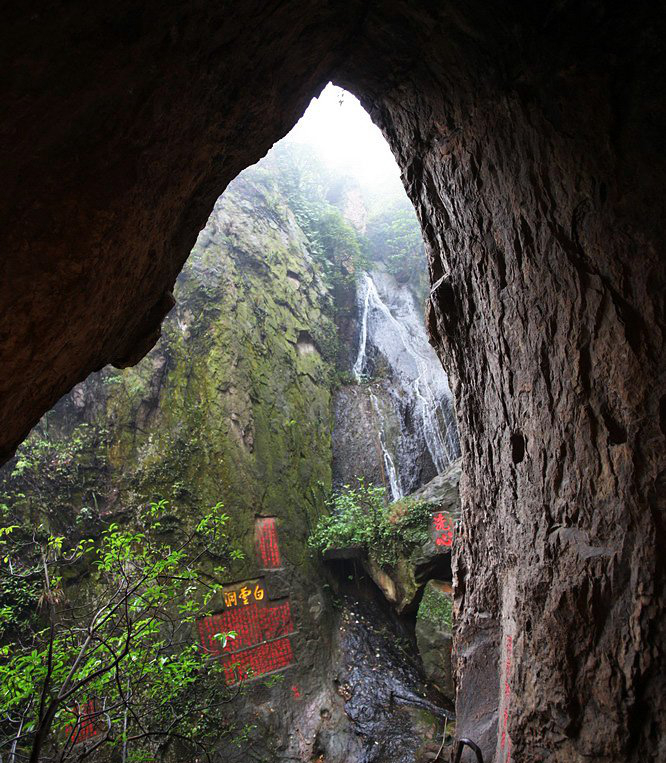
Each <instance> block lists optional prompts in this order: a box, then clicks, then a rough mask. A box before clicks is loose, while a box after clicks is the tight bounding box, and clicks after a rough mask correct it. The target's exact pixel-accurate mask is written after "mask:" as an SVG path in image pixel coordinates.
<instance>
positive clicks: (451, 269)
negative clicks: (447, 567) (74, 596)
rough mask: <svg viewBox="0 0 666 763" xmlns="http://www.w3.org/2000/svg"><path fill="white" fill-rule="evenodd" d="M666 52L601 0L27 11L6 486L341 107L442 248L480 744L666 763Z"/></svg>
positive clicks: (468, 722) (464, 598) (435, 294)
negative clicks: (17, 463) (269, 174)
mask: <svg viewBox="0 0 666 763" xmlns="http://www.w3.org/2000/svg"><path fill="white" fill-rule="evenodd" d="M267 7H268V8H269V9H270V12H267ZM665 25H666V21H665V18H664V13H663V8H662V7H661V6H660V5H659V4H653V3H642V4H637V5H629V4H625V5H624V6H617V7H616V6H613V7H611V6H608V5H605V4H603V3H599V2H596V0H586V1H585V2H581V3H556V2H546V3H538V4H535V3H523V2H518V3H514V4H511V5H510V6H508V5H507V4H506V3H499V2H494V1H493V0H483V1H481V0H475V1H474V2H470V3H464V4H463V3H459V2H455V1H451V2H449V1H447V2H444V3H439V4H433V3H427V2H406V1H401V0H391V2H386V3H381V4H375V5H374V6H369V5H368V4H366V3H360V2H358V3H357V2H351V1H350V2H344V3H331V4H328V3H320V2H306V3H295V2H273V3H271V4H270V5H269V6H266V4H265V3H259V2H246V3H242V4H237V5H236V6H235V7H234V8H233V10H230V9H229V8H228V7H227V6H226V5H223V6H217V5H212V4H210V3H207V2H206V3H203V2H195V3H189V2H188V3H185V2H176V1H175V0H173V1H171V2H167V3H163V4H160V5H159V7H158V6H154V7H153V6H151V5H147V6H137V4H136V3H133V2H129V1H125V2H121V3H114V4H113V5H109V4H108V3H101V2H92V3H91V2H85V3H84V2H82V0H79V2H72V3H69V4H68V5H67V6H66V7H63V6H61V5H53V6H50V7H48V8H47V7H43V8H41V9H37V10H35V9H34V8H33V7H32V6H28V5H16V7H15V8H13V9H11V10H9V11H8V12H7V17H6V19H5V23H4V24H3V29H2V35H3V38H2V41H3V44H2V45H1V46H0V49H2V51H3V53H2V55H3V61H2V63H3V71H5V72H6V73H7V77H6V80H5V88H6V91H5V98H4V103H5V105H6V109H5V116H4V117H3V123H2V141H1V145H2V150H3V167H4V170H3V180H4V182H3V186H2V200H1V201H2V208H3V211H4V213H5V217H4V227H3V231H2V248H3V252H5V253H6V256H5V258H4V259H3V265H2V267H3V271H2V278H1V279H0V290H1V291H0V295H1V298H0V311H1V312H0V319H1V329H0V339H1V348H0V353H1V354H0V366H1V367H2V369H3V375H2V380H1V381H0V398H1V399H2V408H1V409H0V431H1V432H2V445H1V446H0V456H1V457H3V458H6V457H8V456H9V455H10V453H11V452H12V450H13V448H14V447H15V446H16V444H17V443H18V441H19V440H20V439H21V438H22V437H23V436H24V435H25V434H26V433H27V431H28V429H29V427H30V426H31V425H32V424H34V423H35V422H36V421H37V419H38V418H39V416H40V415H41V414H42V413H43V412H44V411H45V410H46V409H47V408H48V407H49V406H50V405H52V404H53V403H54V402H55V401H56V400H57V399H58V398H59V397H60V396H61V395H62V394H63V393H64V392H66V391H67V390H68V389H70V388H71V387H72V385H73V384H74V383H76V382H78V381H80V380H82V379H83V378H84V377H85V376H86V375H87V374H88V373H89V372H90V371H91V370H93V369H98V368H100V367H102V366H103V365H104V364H105V363H107V362H116V363H118V364H119V365H123V364H125V363H127V362H131V361H132V360H134V359H135V358H136V357H137V356H138V354H140V353H142V352H145V351H146V350H147V349H148V348H149V346H150V343H151V342H152V341H153V340H154V339H155V338H156V330H157V327H158V325H159V322H160V320H161V318H162V317H163V315H164V313H165V312H166V310H168V309H169V306H170V304H171V301H170V296H169V295H170V292H171V288H172V286H173V283H174V281H175V277H176V274H177V272H178V271H179V269H180V268H181V266H182V264H183V262H184V260H185V258H186V256H187V254H188V252H189V251H190V248H191V246H192V244H193V243H194V241H195V239H196V236H197V233H198V231H199V229H200V228H201V227H202V225H203V224H204V221H205V219H206V217H207V215H208V213H209V212H210V209H211V208H212V206H213V203H214V201H215V199H216V198H217V196H218V195H219V193H220V191H221V190H222V189H223V187H224V186H225V184H226V183H227V182H228V181H229V180H230V179H231V178H232V177H234V176H235V175H236V174H237V172H238V171H239V170H240V169H242V168H243V167H245V166H247V165H248V164H249V163H251V162H253V161H255V160H256V159H257V158H258V157H259V156H260V155H261V153H263V152H264V151H265V150H266V149H267V148H268V146H269V145H270V144H271V142H272V141H273V140H275V139H276V138H278V137H280V136H281V135H282V134H284V133H285V132H286V131H287V130H288V129H289V127H290V126H291V125H292V124H293V123H294V121H295V120H296V119H297V117H298V116H299V115H300V114H301V113H302V111H303V108H304V106H305V103H306V102H307V100H308V98H309V97H310V95H312V94H313V93H314V92H316V91H317V89H318V88H320V87H321V86H322V85H323V84H324V82H325V81H326V79H328V78H330V77H333V78H335V79H336V80H338V81H340V82H341V83H342V84H345V85H346V86H348V87H349V88H351V89H352V90H354V91H356V92H357V93H359V95H360V96H361V97H362V98H363V101H364V103H365V104H366V105H367V106H368V108H369V109H370V111H371V112H372V114H373V117H374V119H375V120H376V121H377V122H378V123H379V124H380V125H381V126H382V128H383V130H384V132H385V134H386V135H387V137H388V139H389V141H390V142H391V145H392V147H393V149H394V152H395V155H396V157H397V159H398V161H399V163H400V165H401V167H402V170H403V177H404V181H405V183H406V186H407V187H408V189H409V193H410V195H411V198H412V199H413V201H414V203H415V204H416V206H417V208H418V212H419V215H420V218H421V222H422V225H423V230H424V234H425V236H426V238H427V241H428V246H429V250H430V251H429V258H430V276H431V283H432V299H431V311H430V314H429V326H430V331H431V335H432V337H433V341H434V342H435V344H436V345H437V347H438V350H439V352H440V354H441V357H442V359H443V361H444V362H445V364H446V365H447V368H448V370H449V371H450V373H451V378H452V381H453V384H452V387H453V390H454V394H455V397H456V410H457V415H458V420H459V423H460V432H461V444H462V452H463V456H464V473H465V478H464V480H463V482H462V486H461V493H462V504H463V511H462V513H463V543H462V548H461V552H460V554H459V556H458V561H457V564H456V569H457V592H458V593H457V596H458V609H459V613H460V617H459V620H460V629H459V632H458V635H457V654H458V659H459V676H460V692H459V709H460V710H461V713H460V715H461V717H462V730H463V731H464V732H465V733H468V734H470V735H471V736H474V735H476V734H478V735H479V736H483V738H484V749H485V751H486V756H487V757H488V758H491V757H492V756H493V754H495V753H496V758H497V759H498V761H502V763H503V761H504V760H506V758H507V756H508V751H509V747H508V746H507V743H506V740H507V739H510V740H511V744H512V745H513V747H512V759H514V760H520V761H521V763H522V762H523V761H541V760H544V759H548V760H551V761H554V763H560V762H561V763H565V762H567V763H568V761H571V760H580V759H587V758H589V757H591V756H595V757H596V758H597V759H599V760H601V761H621V760H622V761H624V760H630V761H639V760H640V761H642V760H645V759H650V758H652V759H660V758H662V759H663V758H665V757H666V749H665V748H664V745H665V744H666V742H665V741H664V735H663V734H662V733H661V731H662V729H663V727H664V724H665V722H666V691H665V690H664V684H665V678H664V668H663V666H664V643H665V642H666V639H665V634H664V627H665V626H664V609H665V602H664V590H666V587H665V585H664V565H663V561H662V559H661V554H660V549H661V548H663V546H664V544H665V540H664V533H665V530H664V522H663V512H664V508H665V506H664V484H665V482H666V477H665V475H666V463H665V460H664V459H665V456H664V453H665V452H666V448H665V447H664V446H665V442H666V414H665V410H666V403H665V398H664V385H665V371H664V360H663V358H664V352H663V349H664V348H663V342H664V340H663V337H664V335H665V334H666V328H665V321H664V312H665V311H664V293H665V289H664V285H665V273H664V250H665V248H666V246H665V241H664V230H663V220H664V218H665V217H666V214H665V210H664V194H663V186H664V177H665V174H666V172H665V164H664V162H665V158H664V152H663V134H664V129H665V121H666V120H665V117H666V106H665V104H664V94H663V81H664V80H665V79H666V72H665V70H664V67H665V64H664V61H666V57H665V56H664V40H665V39H666V31H665V29H664V27H665ZM509 644H510V645H511V653H512V660H511V662H510V665H511V666H512V667H511V674H510V675H508V676H506V678H507V683H508V684H509V685H510V687H511V690H510V694H509V695H506V694H505V693H504V691H503V690H501V684H500V681H499V680H495V681H492V680H490V681H489V680H488V676H493V675H494V676H495V677H497V676H498V675H500V674H501V672H502V670H503V669H504V668H503V667H502V666H506V664H507V659H506V657H507V649H508V647H509ZM498 706H499V717H501V718H504V717H506V718H507V722H506V728H503V729H501V732H502V734H504V732H506V735H505V736H502V734H500V736H499V740H500V742H499V743H498V745H497V746H496V745H495V744H494V741H493V740H494V737H493V733H492V727H493V724H496V723H497V719H498ZM504 711H506V715H505V712H504ZM502 739H504V744H502V742H501V740H502Z"/></svg>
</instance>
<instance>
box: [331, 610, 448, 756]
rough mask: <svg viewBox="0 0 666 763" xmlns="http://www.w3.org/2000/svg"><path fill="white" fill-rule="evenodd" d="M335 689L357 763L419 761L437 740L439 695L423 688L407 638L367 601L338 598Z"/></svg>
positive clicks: (440, 711)
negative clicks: (358, 750) (356, 744)
mask: <svg viewBox="0 0 666 763" xmlns="http://www.w3.org/2000/svg"><path fill="white" fill-rule="evenodd" d="M339 627H340V632H339V636H338V638H339V646H338V648H339V650H340V652H339V655H340V656H339V659H340V665H339V667H338V671H337V676H336V685H337V690H338V692H339V693H340V695H341V696H342V697H343V699H344V707H345V712H346V714H347V716H348V717H349V719H350V721H351V724H352V728H353V730H354V733H355V734H356V735H358V737H359V738H360V741H361V747H362V756H361V757H360V758H358V760H359V763H382V762H383V761H389V760H390V761H395V763H420V762H421V761H425V760H428V759H429V758H428V757H426V755H427V754H428V752H432V747H433V745H435V749H436V748H437V744H436V743H438V742H439V741H440V735H441V731H442V728H443V720H442V719H443V717H445V714H446V711H445V710H444V709H443V708H442V698H441V697H439V696H437V695H436V694H433V693H432V691H430V693H429V692H428V690H427V688H426V684H425V683H424V680H423V677H422V672H421V667H420V660H419V657H418V654H417V652H416V648H415V644H414V641H413V636H412V637H410V635H409V632H408V631H407V630H406V629H405V630H404V631H403V633H402V635H400V631H399V630H398V631H397V634H396V625H395V621H392V619H391V618H389V617H388V616H387V615H386V614H385V613H384V612H382V609H381V608H380V607H379V606H378V605H377V604H376V603H372V602H371V601H368V600H365V601H364V600H358V599H357V600H354V599H351V598H348V597H346V598H344V599H343V610H342V615H341V620H340V626H339Z"/></svg>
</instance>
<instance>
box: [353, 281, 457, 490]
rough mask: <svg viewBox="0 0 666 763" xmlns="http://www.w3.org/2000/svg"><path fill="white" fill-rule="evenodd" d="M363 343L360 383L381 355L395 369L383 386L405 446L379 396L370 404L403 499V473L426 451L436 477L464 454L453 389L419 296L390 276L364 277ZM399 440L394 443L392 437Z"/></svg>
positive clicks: (357, 364) (357, 372) (360, 292)
mask: <svg viewBox="0 0 666 763" xmlns="http://www.w3.org/2000/svg"><path fill="white" fill-rule="evenodd" d="M357 300H358V310H359V324H360V325H359V343H358V352H357V355H356V360H355V361H354V364H353V367H352V370H353V373H354V376H355V378H356V380H357V382H364V381H367V379H368V377H370V376H371V371H372V368H371V365H372V359H371V356H372V358H374V359H376V356H377V355H380V356H382V357H383V359H384V360H385V362H386V364H387V365H388V368H389V369H390V377H391V378H390V380H389V383H388V384H384V389H385V390H386V389H387V390H388V396H389V399H390V400H391V403H392V406H393V408H394V412H395V417H394V418H397V420H398V422H399V428H400V438H399V439H400V440H401V441H400V442H392V441H391V439H390V438H389V436H388V431H387V421H386V416H385V415H384V414H383V413H382V410H381V406H380V403H379V401H378V399H377V396H376V394H375V392H374V391H371V392H370V401H371V404H372V407H373V410H374V412H375V417H376V419H377V424H378V428H379V441H380V444H381V448H382V457H383V461H384V469H385V473H386V477H387V479H388V481H389V486H390V489H391V494H392V498H393V500H395V499H397V498H400V497H402V495H403V492H404V491H403V480H402V479H401V473H402V472H403V471H407V472H409V471H411V470H413V469H414V468H415V466H416V465H415V464H413V463H409V462H410V459H411V460H414V459H417V458H419V454H420V453H422V452H423V447H424V446H425V448H426V449H427V452H428V454H429V455H430V458H431V459H432V463H433V465H434V467H435V469H436V471H437V473H440V472H442V471H443V470H444V469H445V468H446V467H447V466H448V464H450V463H451V461H452V460H454V459H455V458H457V456H458V454H459V445H458V435H457V430H456V426H455V420H454V417H453V412H452V400H451V390H450V388H449V384H448V380H447V378H446V374H445V372H444V370H443V369H442V366H441V363H440V362H439V359H438V358H437V356H436V354H435V352H434V350H433V349H432V347H431V346H430V345H429V344H428V340H427V337H426V333H425V327H424V325H423V318H422V317H421V316H420V315H419V313H418V311H417V309H416V305H415V301H414V297H413V296H412V293H411V292H410V291H409V289H408V288H407V287H405V286H400V285H399V284H397V283H396V281H395V279H393V278H392V276H390V275H389V274H387V273H384V272H378V271H375V272H373V273H371V274H370V273H363V274H362V276H361V277H360V279H359V282H358V286H357ZM393 439H394V440H395V438H393Z"/></svg>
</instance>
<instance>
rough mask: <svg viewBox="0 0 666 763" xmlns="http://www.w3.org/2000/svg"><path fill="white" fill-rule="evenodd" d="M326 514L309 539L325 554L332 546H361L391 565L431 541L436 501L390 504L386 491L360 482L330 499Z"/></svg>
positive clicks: (386, 565)
mask: <svg viewBox="0 0 666 763" xmlns="http://www.w3.org/2000/svg"><path fill="white" fill-rule="evenodd" d="M328 506H329V509H330V512H331V513H330V515H329V516H326V517H323V518H322V519H321V520H320V522H319V524H318V525H317V527H316V528H315V531H314V533H313V534H312V535H311V536H310V539H309V541H308V543H309V545H310V547H311V548H313V549H316V550H317V551H319V552H320V553H324V552H326V551H328V550H329V549H332V548H349V547H354V546H356V547H361V548H362V549H363V550H364V551H365V552H366V553H367V554H368V556H370V557H371V558H372V559H374V560H375V561H376V562H377V563H378V564H379V565H380V566H382V567H390V566H392V565H394V564H395V563H396V561H397V558H398V555H399V554H400V553H402V554H404V555H408V554H409V553H411V551H412V550H413V549H414V548H415V547H417V546H419V545H421V544H423V543H425V542H426V541H427V540H428V529H429V525H430V519H431V517H432V512H433V510H434V508H435V507H434V506H433V504H430V503H427V502H424V501H409V500H402V501H400V502H399V503H396V504H392V505H389V506H386V490H385V488H383V487H376V486H374V485H366V484H365V483H364V482H363V481H359V485H358V487H355V488H353V487H351V486H349V485H345V487H344V488H343V489H342V490H341V491H339V492H338V493H335V494H334V495H333V496H332V497H331V498H330V499H329V501H328Z"/></svg>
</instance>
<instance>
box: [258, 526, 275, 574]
mask: <svg viewBox="0 0 666 763" xmlns="http://www.w3.org/2000/svg"><path fill="white" fill-rule="evenodd" d="M255 538H256V543H257V556H258V558H259V561H260V562H261V565H262V567H263V568H264V569H265V570H271V569H277V568H278V567H279V566H280V549H279V548H278V539H277V522H276V520H275V517H258V518H257V520H256V523H255Z"/></svg>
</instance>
